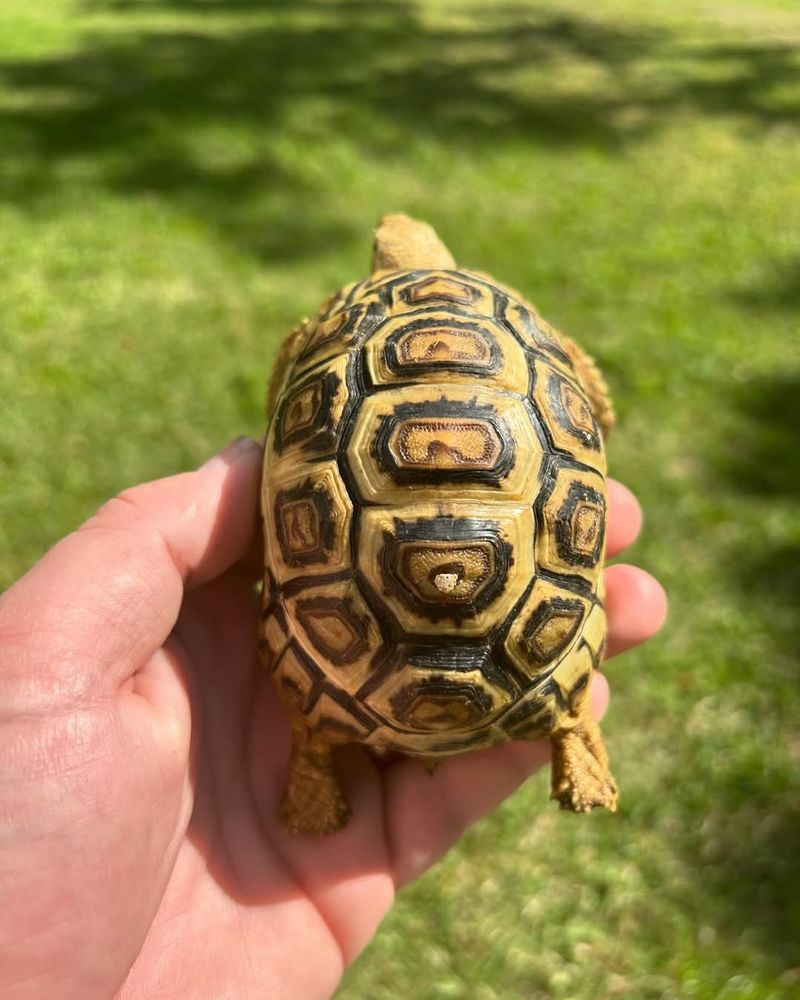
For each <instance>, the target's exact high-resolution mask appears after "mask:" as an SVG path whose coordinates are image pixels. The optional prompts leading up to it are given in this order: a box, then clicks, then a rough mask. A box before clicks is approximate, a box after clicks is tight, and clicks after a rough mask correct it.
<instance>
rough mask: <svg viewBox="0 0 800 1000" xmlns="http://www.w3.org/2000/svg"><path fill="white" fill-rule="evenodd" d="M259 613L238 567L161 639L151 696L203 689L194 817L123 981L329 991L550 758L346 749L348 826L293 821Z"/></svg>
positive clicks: (211, 990)
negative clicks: (430, 761)
mask: <svg viewBox="0 0 800 1000" xmlns="http://www.w3.org/2000/svg"><path fill="white" fill-rule="evenodd" d="M257 614H258V609H257V604H256V599H255V597H254V594H253V590H252V587H251V586H249V584H248V581H247V580H246V578H244V577H243V576H242V575H241V574H238V573H236V572H235V571H230V572H228V573H227V574H225V576H223V577H222V578H220V579H219V580H217V581H215V582H214V583H212V584H208V585H206V586H204V587H202V588H199V589H198V590H196V591H193V592H192V593H191V594H190V595H189V596H188V597H187V599H186V600H185V602H184V607H183V609H182V611H181V616H180V618H179V620H178V624H177V626H176V629H175V632H174V633H173V636H172V637H171V638H170V640H169V641H168V643H167V647H166V650H165V651H164V653H163V654H159V656H162V655H164V656H165V659H166V660H168V661H170V662H171V664H172V667H173V669H172V670H166V671H164V672H163V674H162V677H161V679H160V684H161V685H162V687H161V689H158V688H157V687H155V686H152V687H151V688H150V691H149V693H150V695H151V697H153V698H154V699H155V700H156V701H166V702H171V703H179V702H180V700H181V697H182V693H183V692H184V691H185V690H186V688H188V691H189V692H190V698H189V701H190V702H191V705H192V707H191V716H192V717H193V719H194V720H195V721H194V727H195V742H196V750H195V752H194V753H193V754H192V755H191V756H192V765H191V766H192V772H193V779H192V780H191V781H190V782H187V783H185V784H184V786H183V789H182V791H181V794H182V796H183V797H184V801H183V804H182V806H181V808H180V810H178V811H177V814H178V815H180V816H183V815H186V814H187V813H188V812H191V814H192V818H191V821H190V823H189V825H188V828H187V829H186V833H185V836H184V838H183V840H182V842H181V843H180V846H179V847H178V851H177V856H176V861H175V866H174V869H173V873H172V876H171V878H170V880H169V882H168V884H167V887H166V890H165V893H164V897H163V900H162V903H161V906H160V908H159V912H158V915H157V917H156V919H155V921H154V924H153V927H152V929H151V931H150V933H149V936H148V939H147V942H146V944H145V947H144V949H143V951H142V953H141V955H140V957H139V960H138V961H137V963H136V965H135V967H134V969H133V971H132V974H131V976H130V978H129V980H128V983H127V985H126V988H125V990H123V992H122V996H123V997H126V996H131V997H133V996H141V995H142V994H145V995H147V994H148V993H150V992H158V991H160V990H164V991H165V992H167V991H169V995H173V991H174V993H175V994H177V995H186V996H187V997H188V996H199V995H208V996H223V995H225V992H224V986H225V983H230V982H236V983H237V990H238V992H237V994H236V995H237V996H246V995H248V994H247V988H248V987H249V988H251V989H252V990H253V992H254V995H255V994H256V993H257V992H258V990H259V987H260V986H262V987H263V983H264V982H265V980H266V979H267V978H270V979H272V978H275V979H276V980H277V981H279V982H281V983H282V984H283V985H284V987H285V988H286V989H287V994H288V995H291V996H295V997H314V996H320V997H324V996H329V995H330V994H331V992H332V991H333V989H334V988H335V985H336V983H337V982H338V980H339V977H340V975H341V972H342V969H343V967H344V965H346V964H347V962H349V961H350V960H351V959H352V958H353V957H354V956H355V955H356V954H357V953H358V952H359V951H360V950H361V948H362V947H363V946H364V944H366V942H367V941H368V940H369V938H370V937H371V935H372V933H373V932H374V929H375V927H376V926H377V924H378V922H379V921H380V919H381V918H382V917H383V915H384V913H385V912H386V910H387V909H388V907H389V906H390V904H391V902H392V899H393V897H394V890H395V885H396V884H399V883H400V882H403V881H406V880H407V879H408V878H410V877H412V876H413V875H416V874H418V873H419V872H420V871H422V870H424V869H425V868H427V867H428V865H429V864H430V863H431V862H432V861H433V860H434V859H435V858H436V857H437V856H439V855H440V854H441V853H442V852H443V851H444V850H446V849H447V847H449V846H450V844H451V843H452V841H454V840H455V839H456V837H457V836H458V835H459V834H460V833H461V832H462V830H463V829H464V827H465V826H467V825H468V823H469V822H470V821H472V820H474V819H475V818H476V817H477V816H478V815H480V814H481V813H483V812H484V811H486V810H487V809H489V808H490V807H491V806H492V805H494V804H495V803H496V802H498V801H500V800H501V799H502V798H504V797H505V796H506V795H507V794H508V793H509V792H510V791H511V790H512V789H513V788H514V787H515V786H516V785H517V784H519V783H520V782H521V781H523V780H524V779H525V778H526V777H527V776H528V775H529V774H530V772H531V769H532V768H533V767H534V765H535V764H536V763H540V762H544V761H545V760H546V759H547V750H546V748H544V747H543V746H541V745H519V744H517V745H514V746H508V747H504V748H499V749H497V750H493V751H489V752H486V753H483V754H473V755H472V756H471V757H470V758H469V759H468V765H467V766H468V770H467V769H466V768H465V766H464V761H462V760H453V761H448V762H447V763H446V764H445V765H444V766H443V767H442V768H440V770H439V772H437V774H436V775H434V776H432V777H428V776H426V775H425V773H424V772H423V770H422V767H421V765H420V764H419V763H417V762H413V761H401V762H397V763H393V764H391V765H389V766H387V767H385V768H380V767H378V766H376V765H375V764H374V763H373V762H371V761H370V760H368V759H367V758H366V757H365V756H364V755H363V753H362V752H361V751H359V750H358V749H353V750H352V751H350V752H348V751H346V752H345V753H344V754H343V760H342V763H343V764H344V767H343V769H342V770H343V777H344V780H345V783H346V786H347V791H348V796H349V798H350V800H351V802H352V803H353V807H354V815H353V818H352V820H351V821H350V823H349V824H348V826H347V827H346V828H345V829H344V830H343V831H341V832H340V833H338V834H336V835H335V836H333V837H327V838H322V839H320V838H314V839H309V838H295V837H290V836H287V835H286V834H284V832H283V831H282V830H281V828H280V826H279V824H278V823H277V821H276V815H277V804H278V801H279V798H280V795H281V793H282V790H283V785H284V781H285V777H286V771H287V763H288V756H289V748H290V730H289V726H288V722H287V719H286V717H285V714H284V712H283V710H282V708H281V706H280V705H279V703H278V700H277V698H276V696H275V693H274V689H273V686H272V683H271V681H270V679H269V678H268V677H267V676H265V675H264V673H263V671H262V670H261V669H260V668H259V666H258V663H257V661H256V657H255V655H254V648H255V643H254V642H253V641H252V637H253V636H254V635H255V633H256V625H257ZM170 685H174V686H175V687H174V690H172V691H169V686H170ZM183 696H184V697H185V695H183ZM186 707H187V708H188V703H187V706H186ZM184 724H185V725H187V726H188V725H189V716H188V714H187V716H186V717H185V720H184ZM489 779H490V780H489ZM423 820H424V821H423ZM176 832H177V831H176ZM165 955H171V956H172V957H173V961H172V962H169V963H165V962H164V956H165ZM310 955H313V956H314V961H313V962H312V963H309V961H308V957H309V956H310ZM179 983H183V984H185V985H184V987H183V988H184V990H185V994H182V993H181V992H180V991H179V990H176V986H177V985H178V984H179Z"/></svg>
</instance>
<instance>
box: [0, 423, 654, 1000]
mask: <svg viewBox="0 0 800 1000" xmlns="http://www.w3.org/2000/svg"><path fill="white" fill-rule="evenodd" d="M259 468H260V450H259V449H258V447H257V446H255V444H254V443H252V442H251V443H250V445H249V446H245V447H241V446H240V447H238V449H234V450H229V451H228V452H226V453H223V456H221V457H217V458H216V459H214V460H212V461H211V462H209V463H207V465H206V466H204V467H203V468H202V469H200V470H198V471H197V472H195V473H190V474H185V475H183V476H178V477H172V478H170V479H165V480H161V481H158V482H156V483H152V484H146V485H145V486H140V487H137V488H136V489H134V490H132V491H129V493H128V494H127V495H125V496H124V498H123V500H121V501H120V500H118V501H114V502H112V503H111V504H110V505H108V506H107V508H104V510H103V512H101V514H100V515H98V517H97V518H94V519H92V521H90V522H88V523H87V525H86V526H84V529H83V530H82V531H80V532H78V533H76V534H75V535H72V536H69V537H68V538H67V539H64V540H63V541H62V542H61V543H59V545H57V546H56V547H55V548H54V549H53V550H52V551H51V552H50V553H48V555H47V556H46V557H45V558H44V559H43V560H42V561H41V562H40V563H38V564H37V566H36V567H34V569H33V570H32V571H31V572H30V573H28V574H26V576H25V577H23V578H22V579H21V580H20V581H19V582H18V583H17V584H16V585H15V587H13V588H12V589H11V590H10V591H8V592H7V593H6V594H5V595H3V596H2V598H0V678H2V680H3V687H2V689H0V694H2V700H1V701H0V708H2V709H3V711H2V712H1V713H0V793H1V794H0V812H1V813H2V815H5V816H10V817H12V818H13V822H12V823H11V825H10V827H9V830H10V832H9V833H8V835H7V836H5V839H4V840H3V841H2V842H0V848H2V850H0V888H1V889H3V890H5V892H4V898H5V907H4V909H3V911H2V914H0V992H2V993H3V995H4V996H8V997H9V998H38V997H41V996H45V995H47V996H49V995H56V994H57V995H58V996H59V997H62V998H65V1000H67V998H72V997H75V998H80V1000H91V998H94V997H97V998H107V997H108V996H110V995H112V994H113V993H114V992H115V991H117V990H119V993H118V996H120V997H122V998H127V1000H133V998H137V997H142V996H153V995H159V996H165V997H171V998H178V997H182V998H186V1000H189V998H195V997H200V996H202V997H206V996H207V997H214V998H223V997H229V996H230V997H236V1000H242V998H246V997H248V996H263V995H264V991H265V988H267V987H268V988H269V991H270V995H271V996H291V997H292V998H312V997H326V996H330V994H331V993H332V991H333V989H334V988H335V985H336V983H337V982H338V979H339V976H340V975H341V971H342V968H343V965H344V964H346V963H347V962H348V961H350V960H351V959H352V958H353V957H354V955H356V954H357V953H358V951H359V950H360V949H361V948H362V947H363V946H364V944H365V943H366V942H367V941H368V940H369V938H370V937H371V935H372V934H373V933H374V931H375V928H376V926H377V924H378V922H379V921H380V919H381V917H382V916H383V914H384V913H385V911H386V910H387V908H388V907H389V905H390V903H391V901H392V898H393V894H394V890H395V887H396V886H397V885H400V884H402V883H403V882H405V881H407V880H409V879H411V878H413V877H415V876H416V875H417V874H419V873H420V872H421V871H423V870H424V869H425V868H427V867H428V866H429V865H430V864H431V863H432V861H433V860H435V859H436V858H437V857H438V856H439V855H440V854H442V853H443V852H444V851H445V850H446V849H447V848H448V847H449V846H450V844H451V843H452V842H453V841H454V840H455V839H457V837H458V836H459V834H460V833H461V832H462V831H463V830H464V828H465V827H466V826H468V825H469V823H470V822H472V821H473V820H475V819H476V818H477V817H479V816H480V815H482V814H483V813H484V812H486V811H487V810H488V809H490V808H491V807H492V806H493V805H495V804H496V803H497V802H499V801H501V800H502V799H503V798H504V797H505V796H506V795H508V794H509V792H510V791H512V790H513V788H514V787H516V785H518V784H519V783H520V782H521V781H523V780H524V779H525V777H527V775H528V774H530V772H531V771H532V770H533V769H535V767H536V766H537V765H540V764H542V763H544V761H545V760H546V759H547V757H548V753H547V748H546V747H545V746H543V745H542V744H508V745H506V746H504V747H498V748H494V749H492V750H487V751H481V752H478V753H473V754H469V755H466V756H464V757H460V758H454V759H451V760H448V761H447V762H446V763H444V764H443V765H442V766H441V767H440V768H439V769H438V770H437V772H436V774H435V775H433V776H432V777H428V776H426V775H425V774H424V772H422V769H421V766H420V764H419V763H418V762H415V761H410V760H400V761H397V762H395V763H392V764H389V765H385V766H382V767H378V766H377V765H376V764H375V763H374V762H372V761H371V760H369V759H368V758H367V756H366V755H365V754H364V753H363V752H362V751H361V750H360V749H358V748H352V749H349V750H347V751H346V752H345V753H344V754H343V759H342V761H341V763H342V765H343V767H342V777H343V780H344V784H345V787H346V790H347V794H348V798H349V799H350V801H351V803H352V805H353V812H354V815H353V819H352V820H351V821H350V823H349V824H348V826H347V827H346V828H345V829H344V830H342V831H340V832H339V833H337V834H335V835H333V836H331V837H328V838H322V839H319V838H303V837H297V838H292V837H289V836H287V835H285V834H284V833H283V832H282V831H281V830H280V828H279V827H278V825H277V822H276V818H275V817H276V812H277V809H276V806H277V803H278V800H279V797H280V795H281V792H282V788H283V782H284V779H285V775H286V767H287V762H288V754H289V742H290V741H289V726H288V721H287V719H286V718H285V715H284V713H283V710H282V709H281V707H280V705H279V704H278V702H277V698H276V696H275V694H274V691H273V688H272V684H271V680H270V678H269V677H267V676H265V675H264V674H263V672H262V671H261V670H260V669H259V666H258V664H257V661H256V656H255V649H256V624H257V616H258V607H257V600H256V595H255V593H254V589H253V586H252V583H253V580H252V574H249V573H248V572H247V571H246V570H245V569H244V564H243V563H241V562H240V560H242V559H244V558H245V557H246V556H247V554H248V552H250V551H251V549H252V546H253V537H254V517H253V512H254V510H255V508H256V500H255V498H256V494H257V488H258V486H257V484H258V476H259ZM615 503H616V506H617V515H616V516H615V513H614V509H615ZM611 514H612V523H611V524H610V526H609V549H610V551H611V552H612V553H613V552H614V551H619V550H620V549H621V548H622V547H624V545H626V544H629V543H630V541H632V540H633V538H634V537H635V534H636V532H637V530H638V508H636V505H635V501H633V499H632V498H631V497H630V495H629V494H627V499H626V495H624V494H618V500H617V502H614V501H612V504H611ZM606 583H607V588H608V589H607V602H606V603H607V610H608V614H609V623H610V632H609V645H610V648H611V650H612V652H614V651H616V652H619V651H621V650H622V649H624V648H626V647H627V646H630V645H633V644H635V643H636V642H640V641H642V640H643V639H644V638H646V637H647V636H649V635H651V634H652V633H653V632H655V631H656V630H657V628H658V627H659V625H660V622H661V620H662V619H663V614H664V600H663V593H662V592H661V591H660V588H658V585H657V584H656V583H655V581H653V580H652V578H650V577H648V576H647V574H644V573H642V571H639V570H635V569H633V568H632V567H624V566H617V567H613V568H612V569H611V570H609V571H607V579H606ZM593 696H594V702H595V710H596V711H597V712H598V714H600V713H601V712H602V710H603V708H604V706H605V703H606V700H607V690H606V687H605V683H604V681H602V679H600V683H598V684H595V686H594V689H593ZM6 956H7V957H6ZM309 958H310V959H311V960H309ZM123 981H124V982H123ZM120 984H122V985H120Z"/></svg>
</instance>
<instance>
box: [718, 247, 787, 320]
mask: <svg viewBox="0 0 800 1000" xmlns="http://www.w3.org/2000/svg"><path fill="white" fill-rule="evenodd" d="M733 298H734V300H735V301H736V302H738V303H740V304H741V305H743V306H745V307H746V308H748V309H753V310H759V309H769V310H775V311H782V310H785V311H787V312H794V311H800V257H797V258H795V259H794V260H776V261H773V262H772V263H771V265H770V267H769V269H765V272H764V280H763V282H762V283H761V284H760V285H758V286H750V287H749V288H743V289H739V290H737V291H735V292H734V293H733Z"/></svg>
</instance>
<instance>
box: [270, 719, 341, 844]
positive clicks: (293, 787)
mask: <svg viewBox="0 0 800 1000" xmlns="http://www.w3.org/2000/svg"><path fill="white" fill-rule="evenodd" d="M331 751H332V746H331V744H330V743H328V741H327V740H325V739H324V737H320V736H317V735H315V734H314V733H312V732H311V731H310V730H309V728H308V726H306V724H305V723H304V722H303V720H302V719H301V718H299V717H298V716H293V718H292V755H291V758H290V760H289V778H288V781H287V784H286V791H285V792H284V794H283V800H282V801H281V808H280V815H281V822H282V823H283V826H284V828H285V829H286V830H287V831H288V832H289V833H312V834H324V833H333V832H334V831H336V830H340V829H341V828H342V827H343V826H344V825H345V823H347V821H348V819H349V818H350V806H349V805H348V803H347V799H346V798H345V795H344V792H343V791H342V786H341V785H340V784H339V779H338V778H337V777H336V771H335V769H334V764H333V755H332V752H331Z"/></svg>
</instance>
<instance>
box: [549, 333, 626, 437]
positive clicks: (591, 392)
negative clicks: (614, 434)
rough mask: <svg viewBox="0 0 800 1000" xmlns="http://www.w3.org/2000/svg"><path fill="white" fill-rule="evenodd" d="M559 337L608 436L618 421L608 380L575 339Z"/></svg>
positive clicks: (595, 416)
mask: <svg viewBox="0 0 800 1000" xmlns="http://www.w3.org/2000/svg"><path fill="white" fill-rule="evenodd" d="M559 339H560V341H561V344H562V346H563V348H564V350H565V351H566V352H567V354H568V355H569V356H570V358H571V360H572V363H573V365H574V366H575V371H576V372H577V373H578V378H579V379H580V380H581V384H582V385H583V389H584V392H585V393H586V396H587V398H588V400H589V403H590V405H591V407H592V412H593V413H594V418H595V420H596V421H597V423H598V424H599V425H600V430H601V431H602V433H603V437H604V438H607V437H608V435H609V432H610V431H611V429H612V428H613V426H614V423H615V422H616V417H615V415H614V406H613V404H612V402H611V397H610V396H609V392H608V386H607V385H606V381H605V379H604V378H603V376H602V375H601V374H600V369H599V368H598V367H597V365H596V364H595V363H594V359H593V358H592V357H590V356H589V355H588V354H587V353H586V352H585V351H584V350H583V349H582V348H580V347H578V345H577V344H576V343H575V341H574V340H570V338H569V337H565V336H564V334H563V333H562V334H559Z"/></svg>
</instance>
